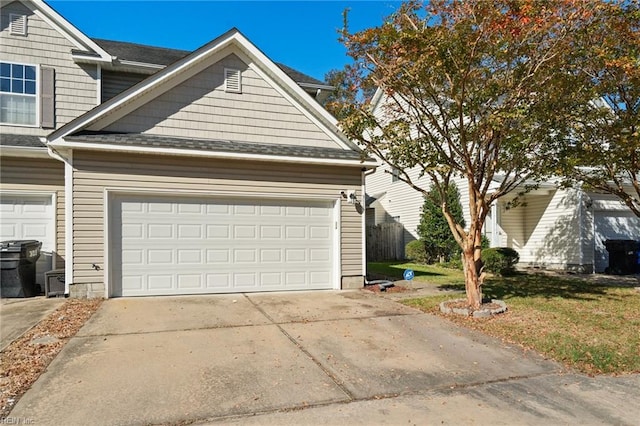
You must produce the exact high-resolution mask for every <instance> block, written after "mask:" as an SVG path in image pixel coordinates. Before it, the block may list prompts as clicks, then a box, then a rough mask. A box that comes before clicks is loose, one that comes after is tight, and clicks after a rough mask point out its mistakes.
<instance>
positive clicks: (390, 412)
mask: <svg viewBox="0 0 640 426" xmlns="http://www.w3.org/2000/svg"><path fill="white" fill-rule="evenodd" d="M638 400H640V376H627V377H622V378H606V377H605V378H596V379H591V378H587V377H583V376H580V375H576V374H570V373H568V372H567V371H565V370H563V368H561V367H560V366H559V365H557V364H555V363H553V362H550V361H547V360H544V359H542V358H541V357H540V356H538V355H536V354H534V353H531V352H523V351H521V350H519V349H518V348H514V347H510V346H507V345H504V344H503V343H501V342H499V341H496V340H493V339H490V338H487V337H485V336H483V335H481V334H478V333H475V332H472V331H469V330H466V329H461V328H458V327H456V326H454V325H452V324H450V323H448V322H446V321H444V320H441V319H440V318H438V317H434V316H430V315H426V314H423V313H421V312H419V311H416V310H414V309H411V308H408V307H405V306H402V305H399V304H397V303H395V302H393V301H392V300H389V299H385V298H382V297H379V296H376V295H374V294H370V293H368V292H365V291H342V292H333V291H327V292H303V293H290V294H284V293H279V294H273V293H272V294H251V295H240V294H236V295H219V296H197V297H161V298H128V299H125V298H123V299H112V300H108V301H106V302H105V303H103V304H102V306H101V308H100V309H99V310H98V312H97V313H96V314H95V315H94V316H93V317H92V318H91V320H90V321H89V322H88V323H87V324H86V325H85V327H84V328H83V329H82V330H81V331H80V333H79V334H78V335H77V336H76V337H74V338H73V339H71V341H70V342H69V343H68V344H67V346H66V347H65V348H64V349H63V350H62V352H61V353H60V354H59V355H58V357H57V358H56V359H55V360H54V361H53V362H52V363H51V365H50V366H49V368H48V370H47V372H45V373H44V374H43V375H42V376H41V377H40V378H39V379H38V381H37V382H36V383H35V384H34V386H33V387H32V388H31V389H30V390H29V391H28V392H27V393H26V394H25V395H24V396H23V397H22V399H21V400H20V401H19V402H18V404H17V405H16V406H15V408H14V410H13V411H12V413H11V414H10V417H11V418H12V421H14V422H15V421H18V420H20V421H23V422H29V423H32V424H38V425H42V424H52V425H59V424H65V425H75V424H190V423H206V424H220V423H228V424H267V425H269V424H271V425H280V424H292V425H294V424H295V425H304V424H322V425H333V424H336V425H343V424H362V425H370V424H436V423H437V424H442V423H444V424H532V425H534V424H576V423H581V424H583V425H589V424H594V425H595V424H629V425H637V419H638V418H640V406H639V404H635V402H634V401H638Z"/></svg>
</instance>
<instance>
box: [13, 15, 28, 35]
mask: <svg viewBox="0 0 640 426" xmlns="http://www.w3.org/2000/svg"><path fill="white" fill-rule="evenodd" d="M9 22H10V23H9V32H10V33H11V34H12V35H23V36H24V35H27V15H18V14H15V13H11V14H9Z"/></svg>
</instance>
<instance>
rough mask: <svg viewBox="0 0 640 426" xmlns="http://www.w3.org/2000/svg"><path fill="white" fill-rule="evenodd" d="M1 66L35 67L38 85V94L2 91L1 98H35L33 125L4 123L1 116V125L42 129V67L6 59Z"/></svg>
mask: <svg viewBox="0 0 640 426" xmlns="http://www.w3.org/2000/svg"><path fill="white" fill-rule="evenodd" d="M0 64H9V65H22V66H24V67H34V68H35V71H36V77H35V85H36V93H35V94H33V95H32V94H25V93H12V92H3V91H1V90H0V96H2V95H5V94H6V95H13V96H23V97H33V98H34V99H35V117H34V123H33V124H20V123H11V122H4V121H1V120H2V115H1V114H0V125H2V126H16V127H31V128H38V127H40V115H41V114H40V108H41V99H40V98H41V96H40V84H41V77H40V65H38V64H30V63H26V62H15V61H6V60H4V59H0Z"/></svg>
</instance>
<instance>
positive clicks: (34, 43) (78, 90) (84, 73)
mask: <svg viewBox="0 0 640 426" xmlns="http://www.w3.org/2000/svg"><path fill="white" fill-rule="evenodd" d="M10 13H18V14H25V15H27V20H28V24H27V36H16V35H11V34H9V28H8V25H7V23H8V19H9V14H10ZM1 19H2V27H1V28H2V31H1V32H0V59H1V60H3V61H9V62H16V63H21V64H31V65H38V66H47V67H51V68H54V69H55V102H56V104H55V119H56V122H55V125H56V127H60V126H62V125H64V124H66V123H68V122H69V121H71V120H73V119H74V118H76V117H78V116H79V115H81V114H83V113H84V112H86V111H88V110H90V109H91V108H93V107H95V106H96V105H97V87H98V86H97V67H96V66H95V65H85V64H76V63H75V62H73V60H72V58H71V50H72V49H75V48H76V46H74V45H73V44H72V43H71V42H69V40H67V39H66V38H65V37H64V36H63V35H62V34H60V33H59V32H58V31H57V30H55V29H54V28H52V27H51V26H49V24H47V23H46V22H45V21H43V20H42V19H41V18H40V17H39V16H38V15H36V14H34V13H33V12H32V11H31V10H30V9H28V8H26V7H25V6H24V5H22V4H21V3H19V2H13V3H10V4H8V5H6V6H4V7H2V18H1ZM7 129H12V131H11V133H16V132H17V131H19V132H20V133H22V134H30V135H42V136H44V135H46V134H48V133H50V132H51V129H41V128H40V127H39V125H38V126H36V127H24V126H20V127H18V126H9V125H2V126H0V132H3V131H6V130H7Z"/></svg>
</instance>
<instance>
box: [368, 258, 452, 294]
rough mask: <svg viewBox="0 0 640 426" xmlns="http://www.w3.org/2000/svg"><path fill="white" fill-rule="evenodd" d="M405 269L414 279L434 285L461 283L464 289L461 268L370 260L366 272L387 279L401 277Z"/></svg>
mask: <svg viewBox="0 0 640 426" xmlns="http://www.w3.org/2000/svg"><path fill="white" fill-rule="evenodd" d="M405 269H411V270H413V271H414V273H415V278H414V280H415V281H420V282H421V283H429V284H433V285H434V286H446V287H448V286H452V285H454V286H455V285H461V286H462V289H464V276H463V274H462V271H461V270H458V269H449V268H443V267H441V266H437V265H419V264H416V263H410V262H408V263H403V262H370V263H368V264H367V272H368V273H369V274H373V275H375V276H380V277H385V278H387V279H399V280H401V279H402V273H403V272H404V270H405Z"/></svg>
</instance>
